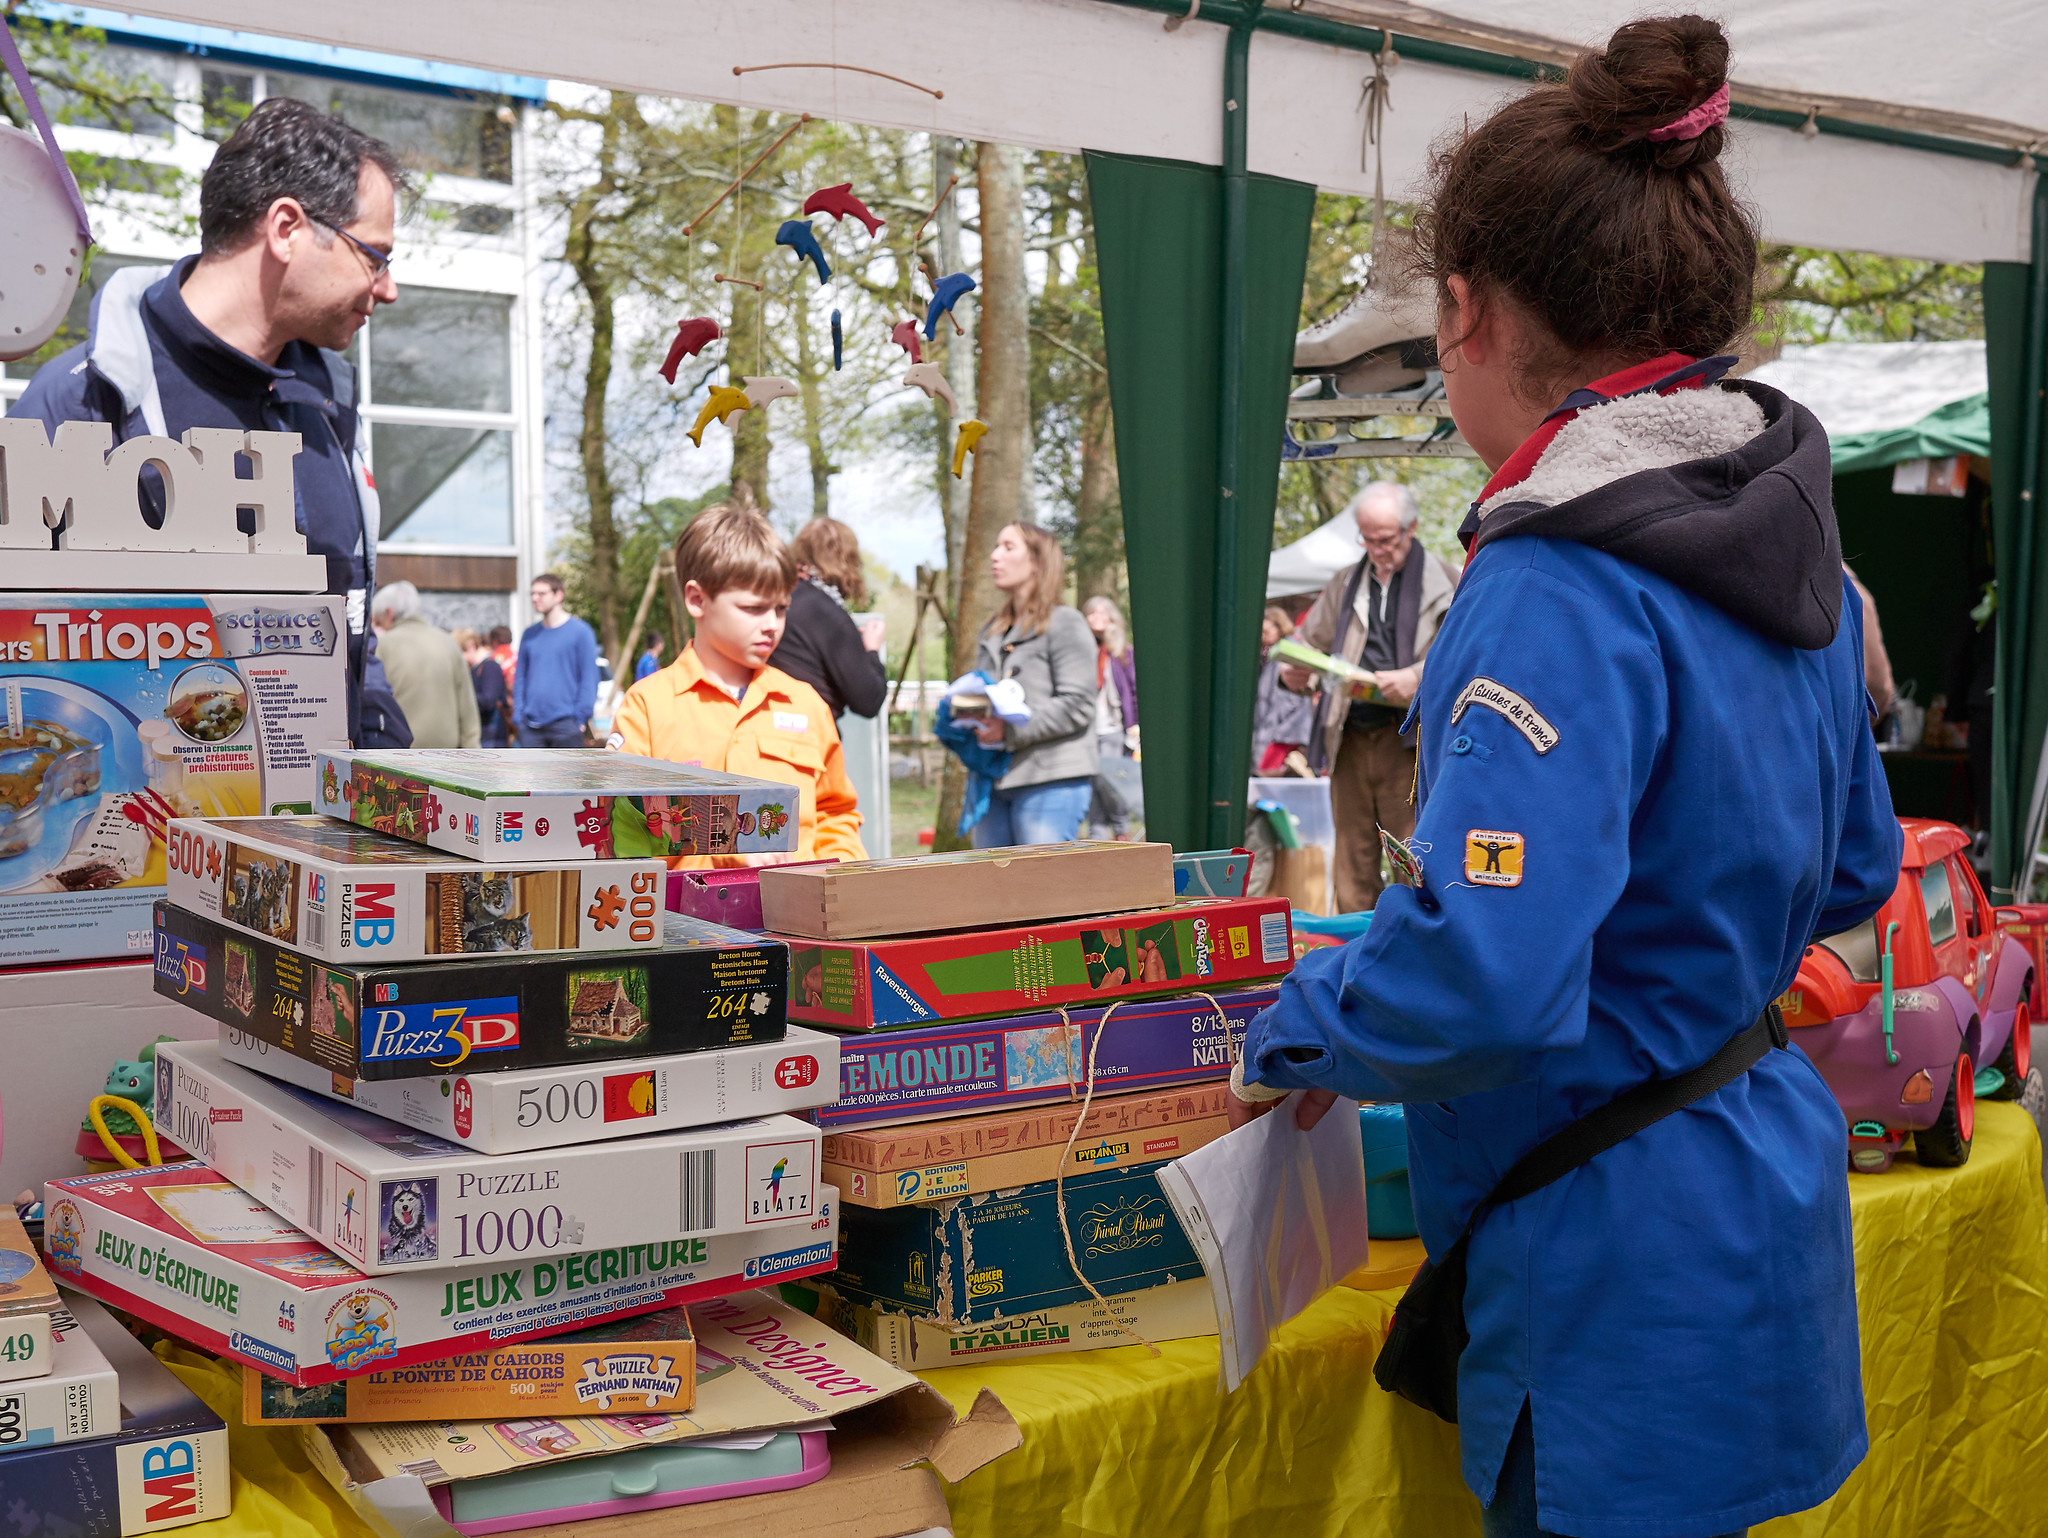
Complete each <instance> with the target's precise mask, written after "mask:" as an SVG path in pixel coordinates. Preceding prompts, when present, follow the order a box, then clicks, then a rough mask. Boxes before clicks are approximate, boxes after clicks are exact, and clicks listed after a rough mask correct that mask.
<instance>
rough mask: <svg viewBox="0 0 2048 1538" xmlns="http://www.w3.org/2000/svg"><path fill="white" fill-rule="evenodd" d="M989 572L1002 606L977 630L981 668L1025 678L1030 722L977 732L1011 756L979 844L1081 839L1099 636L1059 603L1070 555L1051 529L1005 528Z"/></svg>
mask: <svg viewBox="0 0 2048 1538" xmlns="http://www.w3.org/2000/svg"><path fill="white" fill-rule="evenodd" d="M989 570H990V572H991V574H992V575H993V577H994V579H995V585H996V590H997V591H998V592H1000V593H1001V594H1002V595H1003V606H1002V608H1001V609H999V610H997V611H996V616H995V618H994V619H992V620H990V621H989V622H988V624H987V625H986V626H985V627H984V628H983V630H982V632H981V647H980V652H979V655H978V658H977V666H979V667H980V669H981V671H982V672H984V673H986V674H987V675H988V676H989V677H990V678H991V679H1004V678H1014V679H1016V680H1017V681H1018V682H1019V683H1021V684H1022V685H1023V686H1024V702H1025V703H1026V704H1027V705H1029V706H1030V707H1031V719H1030V720H1028V721H1022V722H1019V723H1017V724H1016V725H1014V726H1013V725H1009V724H1007V723H1005V722H1003V721H999V720H996V719H995V718H994V717H991V718H990V719H988V720H987V721H984V722H983V723H982V724H981V725H980V727H979V728H977V732H978V735H979V736H980V738H981V740H982V742H983V743H984V744H986V745H987V746H989V747H992V748H1005V749H1007V750H1008V751H1009V753H1010V755H1011V757H1010V772H1009V773H1008V774H1006V775H1004V776H1003V777H1002V779H1000V780H998V781H997V782H996V787H995V790H994V792H993V794H991V796H990V797H989V807H988V812H987V814H986V815H985V816H984V817H983V818H982V819H981V821H980V822H978V823H976V824H975V825H974V847H975V848H977V849H990V848H994V847H996V846H998V845H1003V844H1058V843H1064V842H1065V841H1066V840H1068V839H1071V838H1075V837H1077V836H1079V833H1080V830H1081V819H1082V818H1083V817H1085V816H1086V815H1087V814H1088V798H1089V795H1090V793H1091V792H1092V790H1093V787H1094V782H1095V774H1096V769H1097V765H1096V749H1095V693H1096V684H1095V634H1094V632H1093V631H1091V630H1090V629H1089V628H1088V621H1086V620H1085V619H1083V618H1082V617H1081V611H1080V610H1079V609H1073V608H1069V607H1067V606H1066V605H1065V604H1062V603H1060V602H1059V595H1060V588H1061V586H1062V585H1063V584H1064V582H1065V580H1066V558H1065V557H1064V556H1063V555H1061V553H1060V546H1059V541H1058V540H1056V539H1054V538H1053V537H1052V535H1050V534H1048V533H1046V532H1045V530H1043V529H1041V528H1038V527H1037V526H1035V525H1033V524H1023V523H1013V524H1009V525H1007V526H1006V527H1005V528H1004V529H1003V532H1002V533H1001V534H999V535H997V536H996V546H995V549H994V550H993V551H992V552H991V553H990V555H989Z"/></svg>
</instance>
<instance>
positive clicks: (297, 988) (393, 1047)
mask: <svg viewBox="0 0 2048 1538" xmlns="http://www.w3.org/2000/svg"><path fill="white" fill-rule="evenodd" d="M661 923H662V944H661V946H660V948H658V949H656V950H651V951H634V952H630V953H626V954H612V955H606V956H582V955H578V954H575V953H567V954H565V953H562V952H559V951H558V952H553V953H548V952H536V953H532V954H527V955H519V954H513V955H505V956H495V957H483V956H464V957H460V958H458V957H449V958H448V959H447V960H445V961H436V962H433V963H431V964H420V963H400V964H398V965H395V966H386V965H384V964H382V963H369V964H365V963H362V962H356V963H352V964H350V965H346V966H343V965H337V964H334V963H329V962H322V961H318V960H315V959H314V958H312V957H310V956H307V955H306V954H304V953H303V952H301V951H296V950H291V949H288V948H287V947H285V946H282V945H279V944H278V943H277V942H275V941H273V940H264V939H260V938H258V937H257V936H255V935H249V934H242V933H239V932H237V931H234V930H231V929H229V928H227V927H226V926H225V925H223V924H220V923H217V922H215V921H214V920H213V919H210V918H206V917H204V916H202V915H200V914H197V913H192V912H188V911H187V910H186V909H184V908H180V907H177V906H176V905H174V904H172V903H167V902H165V903H159V904H157V909H156V924H157V932H156V991H157V992H158V993H159V994H161V995H163V996H164V997H165V998H168V999H175V1000H177V1001H178V1002H179V1003H181V1004H185V1005H189V1006H190V1007H191V1008H193V1009H196V1010H198V1011H199V1012H200V1013H201V1014H204V1015H210V1016H211V1017H212V1018H213V1019H215V1020H218V1021H219V1022H220V1023H221V1024H222V1025H224V1026H227V1027H229V1028H230V1029H232V1030H237V1031H241V1032H243V1033H244V1034H246V1035H250V1036H254V1037H256V1038H257V1039H258V1040H260V1041H266V1042H268V1043H269V1044H270V1045H271V1046H273V1047H276V1048H278V1049H280V1050H282V1051H285V1052H289V1053H293V1054H295V1055H296V1056H299V1057H303V1058H304V1059H306V1061H308V1062H309V1063H313V1064H315V1065H316V1066H318V1067H320V1068H323V1069H325V1070H326V1071H327V1072H329V1073H332V1074H337V1075H339V1076H340V1077H342V1078H344V1079H406V1078H423V1077H429V1076H435V1075H440V1074H445V1073H447V1072H448V1070H450V1069H451V1068H458V1067H459V1068H461V1069H463V1070H464V1071H465V1072H469V1071H483V1070H493V1069H501V1068H540V1067H550V1066H564V1065H577V1066H581V1065H583V1064H588V1063H598V1062H617V1061H619V1060H620V1059H622V1058H641V1057H653V1056H666V1055H668V1054H671V1053H677V1052H697V1051H702V1050H704V1049H706V1048H711V1047H733V1046H743V1045H750V1044H752V1043H754V1042H761V1041H780V1040H781V1039H782V1035H783V1032H784V1031H785V1030H786V1029H787V1024H786V999H787V991H786V989H787V985H786V983H785V981H784V979H785V975H786V972H787V968H788V965H789V959H788V958H789V950H788V947H787V946H785V945H784V944H783V943H782V942H781V941H779V940H766V939H763V938H762V937H761V936H759V935H746V934H740V933H739V932H738V931H736V930H730V929H721V928H719V927H718V926H717V925H715V924H706V923H704V922H703V921H702V920H701V919H690V918H684V917H683V916H682V915H680V914H675V913H667V914H663V915H662V920H661Z"/></svg>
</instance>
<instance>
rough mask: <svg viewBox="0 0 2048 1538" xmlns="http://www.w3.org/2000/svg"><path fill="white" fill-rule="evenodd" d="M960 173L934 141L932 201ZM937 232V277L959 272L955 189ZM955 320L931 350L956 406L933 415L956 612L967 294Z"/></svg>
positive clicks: (968, 413) (947, 142)
mask: <svg viewBox="0 0 2048 1538" xmlns="http://www.w3.org/2000/svg"><path fill="white" fill-rule="evenodd" d="M959 169H960V145H959V141H958V140H956V139H950V138H945V137H939V138H935V139H934V140H933V141H932V190H933V196H934V197H936V196H937V194H938V189H939V188H941V187H943V186H945V185H946V182H947V181H948V180H949V179H950V178H951V177H952V176H953V175H954V174H955V173H956V172H957V171H958V170H959ZM932 222H933V223H934V224H935V225H936V226H937V227H938V251H937V256H938V263H939V276H940V277H945V276H946V275H948V274H949V273H955V272H958V271H960V269H961V267H962V265H963V262H964V258H963V257H962V256H961V254H960V191H959V189H958V188H957V187H956V188H955V189H954V190H953V193H952V195H951V196H950V197H948V198H946V199H945V200H944V201H943V202H942V203H941V204H940V205H939V212H938V215H937V217H936V218H935V219H934V220H933V221H932ZM953 316H954V318H955V319H956V320H958V321H959V322H960V324H961V325H962V326H963V327H965V328H966V331H967V334H966V335H965V336H961V335H959V334H957V333H956V332H955V331H954V330H953V328H952V327H951V326H944V325H942V326H940V327H939V328H938V334H937V335H936V336H935V337H933V339H932V344H931V345H932V347H933V349H934V350H938V349H943V350H944V352H945V365H946V383H947V384H948V385H950V386H951V387H952V390H953V399H954V403H955V405H956V406H957V407H958V412H957V414H956V415H954V416H951V417H949V416H947V415H946V408H945V407H944V406H943V405H942V404H940V403H939V402H937V401H934V402H933V403H932V413H933V415H934V416H935V417H936V418H937V420H938V422H939V428H940V430H939V506H940V511H941V513H943V514H944V517H945V523H946V570H947V573H948V575H949V576H950V577H951V578H952V593H951V595H950V597H951V601H952V603H953V605H954V607H955V611H956V612H957V609H958V605H959V602H960V572H961V565H960V552H961V549H962V546H963V544H964V542H965V540H966V538H967V499H968V489H969V488H968V482H967V479H966V476H965V475H964V474H963V475H962V477H961V478H960V479H959V480H957V481H956V480H954V479H953V438H954V435H955V434H956V433H957V432H958V431H959V427H958V424H959V423H961V422H966V421H970V420H972V419H973V417H974V297H973V295H971V294H970V295H968V296H967V297H965V298H963V299H961V300H960V301H959V302H958V303H957V304H955V305H954V306H953Z"/></svg>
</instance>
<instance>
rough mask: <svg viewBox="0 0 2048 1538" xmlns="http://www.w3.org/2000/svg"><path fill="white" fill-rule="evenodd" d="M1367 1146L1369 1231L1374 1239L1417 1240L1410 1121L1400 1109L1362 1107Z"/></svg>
mask: <svg viewBox="0 0 2048 1538" xmlns="http://www.w3.org/2000/svg"><path fill="white" fill-rule="evenodd" d="M1358 1130H1359V1132H1360V1134H1361V1136H1362V1138H1363V1141H1364V1144H1365V1231H1366V1234H1367V1236H1368V1237H1370V1238H1374V1239H1413V1238H1414V1237H1415V1236H1416V1228H1415V1202H1414V1199H1413V1198H1412V1197H1411V1196H1410V1195H1409V1193H1408V1118H1407V1114H1406V1113H1405V1112H1404V1111H1403V1110H1402V1108H1401V1107H1400V1106H1398V1105H1362V1106H1360V1107H1359V1108H1358Z"/></svg>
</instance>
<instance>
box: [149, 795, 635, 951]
mask: <svg viewBox="0 0 2048 1538" xmlns="http://www.w3.org/2000/svg"><path fill="white" fill-rule="evenodd" d="M168 847H169V851H170V876H169V878H168V880H167V881H166V883H165V895H166V896H167V897H169V898H170V900H171V901H172V902H174V903H176V904H177V905H178V906H179V907H181V908H184V909H187V910H189V911H190V912H193V913H203V914H205V915H206V916H207V917H208V918H212V919H219V920H220V921H221V922H222V923H223V924H226V925H228V926H229V927H231V928H234V929H239V930H241V931H242V932H243V933H244V934H252V935H260V936H262V937H263V938H264V939H266V940H275V941H277V942H278V943H279V944H280V945H289V946H291V947H292V948H293V949H294V950H297V951H301V952H303V953H305V954H306V955H308V956H317V957H320V958H321V959H323V960H326V961H341V962H359V963H369V962H387V961H424V960H427V959H430V958H436V957H443V956H464V955H474V954H500V953H504V952H508V951H625V950H651V949H653V948H654V947H655V946H657V945H659V944H661V930H662V924H661V919H662V884H663V882H664V881H665V880H666V879H667V876H668V867H667V865H665V864H664V863H663V862H662V861H660V860H603V861H598V862H595V863H591V862H584V861H572V862H568V863H564V864H557V865H523V866H522V865H507V866H500V867H497V868H491V867H486V866H482V865H478V864H477V863H476V862H475V861H473V860H460V859H456V858H454V857H452V856H449V855H443V854H439V853H437V852H436V851H434V850H432V849H427V848H425V847H423V846H421V845H419V844H415V843H412V842H410V841H408V840H406V839H402V838H392V837H390V836H389V835H388V834H383V833H375V832H372V831H371V830H370V829H368V828H358V827H355V826H354V825H352V824H350V823H345V822H340V821H337V820H336V819H334V818H332V817H180V818H177V819H175V820H173V821H172V823H171V825H170V833H169V846H168Z"/></svg>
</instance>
